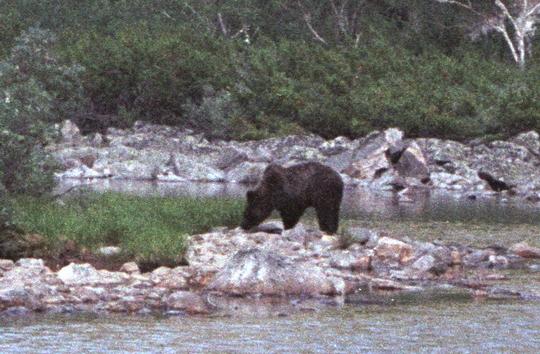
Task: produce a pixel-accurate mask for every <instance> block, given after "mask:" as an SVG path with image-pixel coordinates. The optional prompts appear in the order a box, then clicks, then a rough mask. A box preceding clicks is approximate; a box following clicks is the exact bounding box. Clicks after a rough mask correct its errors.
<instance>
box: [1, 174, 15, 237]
mask: <svg viewBox="0 0 540 354" xmlns="http://www.w3.org/2000/svg"><path fill="white" fill-rule="evenodd" d="M12 223H13V206H12V204H11V200H10V199H9V196H8V193H7V191H6V189H5V187H4V186H3V185H2V183H0V234H1V233H2V232H3V231H5V230H6V229H9V228H10V227H11V226H12ZM0 237H1V235H0Z"/></svg>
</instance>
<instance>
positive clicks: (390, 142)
mask: <svg viewBox="0 0 540 354" xmlns="http://www.w3.org/2000/svg"><path fill="white" fill-rule="evenodd" d="M402 139H403V132H402V131H400V130H398V129H395V128H391V129H387V130H385V131H384V132H382V133H378V132H375V133H372V134H370V135H369V136H367V137H366V138H365V139H364V141H363V142H362V143H361V144H360V146H359V148H358V150H356V152H355V154H354V156H353V162H352V164H351V166H350V167H349V168H348V169H347V174H349V175H350V176H352V177H355V178H362V179H373V178H376V177H377V175H378V174H379V173H380V171H383V170H388V169H390V167H391V164H390V161H388V159H387V157H386V151H387V150H388V149H390V148H391V147H396V146H399V145H403V140H402Z"/></svg>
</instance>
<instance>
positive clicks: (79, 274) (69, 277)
mask: <svg viewBox="0 0 540 354" xmlns="http://www.w3.org/2000/svg"><path fill="white" fill-rule="evenodd" d="M57 276H58V279H60V280H61V281H62V282H63V283H65V284H67V285H85V284H89V285H95V284H106V285H112V284H121V283H123V282H125V281H127V280H128V279H129V276H128V275H127V274H125V273H122V272H108V271H106V270H102V271H97V270H96V269H95V268H94V267H93V266H91V265H90V264H88V263H85V264H75V263H70V264H69V265H67V266H65V267H64V268H62V269H60V270H59V271H58V273H57Z"/></svg>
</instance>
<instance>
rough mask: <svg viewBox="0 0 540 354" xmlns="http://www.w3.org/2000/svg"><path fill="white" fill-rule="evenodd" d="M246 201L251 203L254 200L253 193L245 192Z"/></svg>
mask: <svg viewBox="0 0 540 354" xmlns="http://www.w3.org/2000/svg"><path fill="white" fill-rule="evenodd" d="M246 199H247V200H248V202H251V201H252V200H253V199H255V191H247V193H246Z"/></svg>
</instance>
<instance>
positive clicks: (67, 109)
mask: <svg viewBox="0 0 540 354" xmlns="http://www.w3.org/2000/svg"><path fill="white" fill-rule="evenodd" d="M53 43H54V36H53V35H52V34H51V33H50V32H48V31H45V30H41V29H38V28H31V29H29V30H28V31H27V32H25V33H23V34H22V35H21V36H20V37H19V38H17V40H16V42H15V45H14V47H13V48H12V51H11V54H10V56H9V57H8V58H7V59H6V60H3V61H1V62H0V87H2V90H0V183H2V184H3V185H4V186H5V188H6V189H7V191H8V192H10V193H30V194H36V195H37V194H42V193H45V192H47V191H49V190H50V189H51V188H52V186H53V170H54V163H53V162H52V160H51V159H50V158H49V156H48V155H47V154H46V153H45V151H44V145H45V144H46V143H47V142H50V141H51V139H53V138H54V135H55V130H54V129H53V127H52V123H53V122H57V121H60V120H62V119H66V118H68V117H69V116H70V115H72V114H76V112H77V111H78V110H79V109H80V107H81V101H82V96H83V95H82V91H81V86H80V82H79V81H78V76H77V75H78V73H79V72H80V67H78V66H65V65H62V64H60V63H59V62H58V61H57V60H56V58H55V56H54V54H53V53H52V52H51V46H52V44H53Z"/></svg>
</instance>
